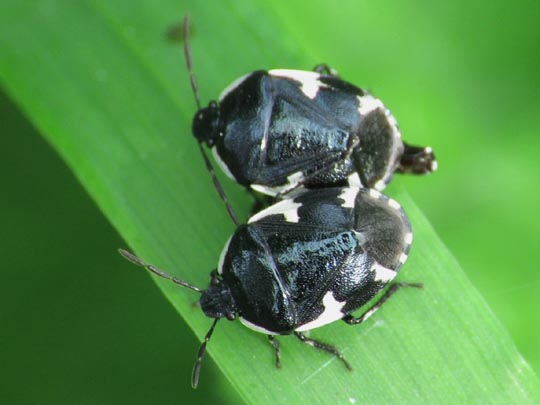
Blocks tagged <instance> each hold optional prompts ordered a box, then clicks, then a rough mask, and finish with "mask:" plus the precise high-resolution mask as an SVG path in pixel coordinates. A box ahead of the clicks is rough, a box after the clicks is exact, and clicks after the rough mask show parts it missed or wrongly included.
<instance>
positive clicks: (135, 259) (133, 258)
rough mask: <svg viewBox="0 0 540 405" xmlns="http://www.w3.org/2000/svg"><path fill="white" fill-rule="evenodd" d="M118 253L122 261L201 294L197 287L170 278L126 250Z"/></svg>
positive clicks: (201, 291) (120, 250)
mask: <svg viewBox="0 0 540 405" xmlns="http://www.w3.org/2000/svg"><path fill="white" fill-rule="evenodd" d="M118 252H119V253H120V254H121V255H122V256H123V257H124V259H126V260H129V261H130V262H131V263H133V264H136V265H137V266H140V267H144V268H145V269H146V270H148V271H150V272H152V273H154V274H157V275H158V276H160V277H163V278H166V279H167V280H170V281H172V282H173V283H175V284H178V285H181V286H182V287H186V288H189V289H191V290H193V291H197V292H198V293H199V294H202V293H203V290H202V289H200V288H199V287H195V286H194V285H191V284H189V283H187V282H186V281H184V280H180V279H179V278H176V277H174V276H171V275H170V274H167V273H165V272H164V271H163V270H161V269H159V268H157V267H156V266H154V265H152V264H148V263H146V262H144V261H143V260H142V259H141V258H139V257H137V256H135V255H134V254H133V253H131V252H128V251H127V250H124V249H118Z"/></svg>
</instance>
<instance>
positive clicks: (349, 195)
mask: <svg viewBox="0 0 540 405" xmlns="http://www.w3.org/2000/svg"><path fill="white" fill-rule="evenodd" d="M357 194H358V189H357V188H353V187H347V188H344V189H343V191H342V192H341V194H340V195H339V198H340V199H342V200H343V201H344V202H343V204H341V206H342V207H343V208H354V203H355V201H356V195H357Z"/></svg>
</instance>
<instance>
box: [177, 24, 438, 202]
mask: <svg viewBox="0 0 540 405" xmlns="http://www.w3.org/2000/svg"><path fill="white" fill-rule="evenodd" d="M188 27H189V24H188V20H187V19H186V20H185V22H184V29H185V31H184V35H185V48H184V49H185V54H186V62H187V67H188V71H189V73H190V78H191V83H192V88H193V92H194V95H195V99H196V102H197V105H198V108H199V109H198V111H197V112H196V114H195V116H194V118H193V125H192V130H193V135H194V136H195V138H196V139H197V140H198V141H199V144H201V143H204V144H206V145H207V146H208V147H210V148H211V150H212V152H213V154H214V157H215V159H216V161H217V162H218V164H219V165H220V167H221V168H222V169H223V171H224V172H225V173H226V174H227V175H228V176H229V177H230V178H232V179H233V180H235V181H236V182H238V183H239V184H241V185H244V186H246V187H249V188H251V189H253V190H256V191H258V192H261V193H264V194H266V195H270V196H278V197H281V196H282V195H284V194H287V193H289V192H290V191H292V190H294V189H296V188H298V187H300V186H304V187H307V188H320V187H328V186H343V185H349V186H355V187H366V188H375V189H378V190H381V189H383V188H384V187H385V186H386V185H387V183H388V182H389V181H390V179H391V178H392V176H393V174H394V173H395V172H399V173H417V174H424V173H429V172H432V171H434V170H435V169H436V167H437V163H436V161H435V157H434V154H433V151H432V149H431V148H430V147H417V146H411V145H408V144H406V143H404V142H403V141H402V139H401V133H400V130H399V127H398V124H397V122H396V119H395V118H394V116H393V115H392V114H391V113H390V111H389V110H388V109H387V108H386V107H385V106H384V104H383V103H382V102H381V100H379V99H378V98H376V97H374V96H373V95H371V94H370V93H368V92H367V91H365V90H362V89H360V88H358V87H356V86H354V85H352V84H350V83H348V82H346V81H344V80H342V79H341V78H340V77H339V76H338V75H337V73H336V72H335V71H334V70H333V69H330V68H329V67H328V66H326V65H321V66H319V67H317V68H316V69H315V71H302V70H288V69H276V70H258V71H255V72H252V73H249V74H247V75H245V76H243V77H241V78H239V79H237V80H235V81H234V82H233V83H232V84H230V85H229V86H228V87H227V88H226V89H225V90H224V91H223V92H222V93H221V95H220V97H219V100H218V101H211V102H210V103H209V105H208V106H207V107H205V108H201V105H200V101H199V95H198V90H197V85H196V81H195V76H194V74H193V69H192V64H191V54H190V48H189V42H188ZM201 150H202V149H201Z"/></svg>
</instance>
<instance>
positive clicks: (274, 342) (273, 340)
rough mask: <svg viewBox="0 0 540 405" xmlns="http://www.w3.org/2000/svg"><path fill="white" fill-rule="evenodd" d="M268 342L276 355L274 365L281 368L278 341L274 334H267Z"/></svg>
mask: <svg viewBox="0 0 540 405" xmlns="http://www.w3.org/2000/svg"><path fill="white" fill-rule="evenodd" d="M268 342H269V343H270V344H271V345H272V347H273V348H274V352H275V355H276V367H277V368H281V347H280V346H279V342H278V341H277V340H276V337H275V336H274V335H268Z"/></svg>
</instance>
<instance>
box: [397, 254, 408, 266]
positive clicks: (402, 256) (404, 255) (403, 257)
mask: <svg viewBox="0 0 540 405" xmlns="http://www.w3.org/2000/svg"><path fill="white" fill-rule="evenodd" d="M407 257H409V256H407V253H402V254H401V256H399V262H400V263H401V264H403V263H405V262H406V261H407Z"/></svg>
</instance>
